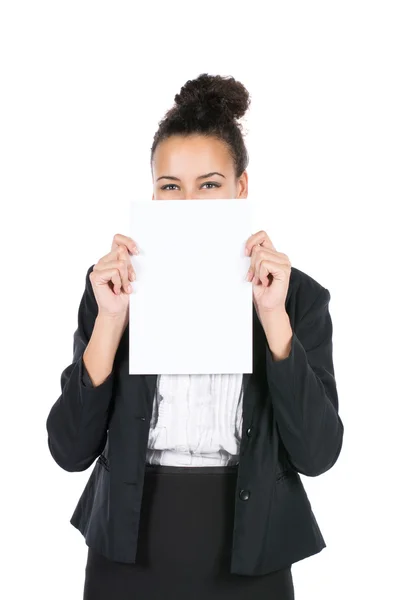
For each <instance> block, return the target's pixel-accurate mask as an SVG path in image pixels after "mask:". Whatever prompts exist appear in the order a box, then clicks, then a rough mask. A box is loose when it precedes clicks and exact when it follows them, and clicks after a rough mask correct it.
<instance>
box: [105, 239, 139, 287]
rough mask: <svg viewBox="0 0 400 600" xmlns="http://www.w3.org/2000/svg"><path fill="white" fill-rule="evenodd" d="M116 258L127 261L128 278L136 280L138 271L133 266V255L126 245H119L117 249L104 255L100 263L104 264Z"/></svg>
mask: <svg viewBox="0 0 400 600" xmlns="http://www.w3.org/2000/svg"><path fill="white" fill-rule="evenodd" d="M116 260H124V261H126V264H127V269H128V278H129V280H130V281H134V279H136V273H135V269H134V268H133V265H132V261H131V257H130V255H129V252H128V250H127V248H126V246H117V248H116V249H115V250H112V251H111V252H109V253H108V254H106V255H105V256H103V257H102V258H101V259H100V260H99V263H100V262H101V263H102V264H108V263H110V262H113V261H116Z"/></svg>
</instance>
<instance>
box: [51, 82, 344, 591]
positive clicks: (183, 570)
mask: <svg viewBox="0 0 400 600" xmlns="http://www.w3.org/2000/svg"><path fill="white" fill-rule="evenodd" d="M248 105H249V95H248V92H247V91H246V89H245V88H244V87H243V85H242V84H241V83H239V82H237V81H235V80H234V79H233V78H226V79H224V78H222V77H219V76H214V77H212V76H208V75H206V74H203V75H201V76H199V77H198V78H197V79H196V80H193V81H188V82H187V83H186V85H185V86H184V87H183V88H182V89H181V92H180V94H178V95H177V96H176V97H175V105H174V107H173V108H172V109H171V110H170V111H169V112H168V113H167V114H166V116H165V118H164V120H163V121H162V122H161V123H160V126H159V130H158V131H157V133H156V135H155V138H154V142H153V146H152V149H151V168H152V175H153V183H154V189H153V200H155V201H156V200H168V199H170V198H172V199H182V200H185V199H192V198H196V199H199V198H200V199H201V198H204V199H213V198H225V199H227V198H246V197H247V184H248V178H247V172H246V167H247V162H248V158H247V153H246V149H245V145H244V141H243V137H242V132H241V126H240V125H239V123H238V119H239V118H240V117H242V116H243V115H244V114H245V112H246V110H247V108H248ZM205 243H206V240H205ZM246 250H247V254H248V255H249V256H250V257H251V267H250V269H249V273H248V281H249V282H250V281H251V285H252V289H253V307H254V310H253V372H252V373H251V374H246V373H244V374H221V375H171V376H168V375H162V376H153V375H143V376H136V375H129V370H128V329H129V328H128V327H127V324H128V319H129V317H128V306H129V295H130V293H131V291H132V287H131V286H132V282H134V281H135V273H134V269H133V267H132V263H131V259H130V257H131V255H132V254H133V253H137V252H138V250H137V248H136V241H134V240H132V239H131V238H129V237H126V236H124V235H120V234H117V235H115V236H114V239H113V243H112V248H111V252H109V253H107V254H106V255H105V256H103V257H102V258H101V259H100V260H99V261H98V263H97V264H95V265H93V266H92V267H91V268H89V270H88V272H87V276H86V288H85V291H84V294H83V297H82V300H81V303H80V306H79V312H78V329H77V331H76V332H75V334H74V356H73V362H72V363H71V364H70V365H69V366H68V367H67V368H66V369H65V370H64V371H63V373H62V375H61V387H62V394H61V396H60V398H59V399H58V400H57V402H56V403H55V404H54V405H53V407H52V408H51V410H50V414H49V416H48V419H47V431H48V443H49V448H50V451H51V454H52V456H53V458H54V460H55V461H56V462H57V463H58V464H59V465H60V466H61V467H62V468H64V469H66V470H67V471H82V470H84V469H87V468H88V467H89V466H90V465H92V464H93V462H94V461H95V460H96V459H97V460H96V464H95V467H94V469H93V470H92V473H91V475H90V477H89V480H88V482H87V485H86V487H85V489H84V491H83V493H82V496H81V498H80V499H79V502H78V504H77V506H76V508H75V511H74V514H73V515H72V517H71V523H72V524H73V525H74V526H75V527H76V528H77V529H78V530H79V531H80V532H81V533H82V535H84V537H85V540H86V544H87V545H88V557H87V565H86V579H85V590H84V599H85V600H103V599H109V598H110V599H111V598H112V599H113V600H123V599H128V598H129V599H132V600H133V599H135V600H139V599H142V598H146V599H148V598H150V599H151V600H157V599H158V598H160V599H161V598H162V599H163V600H165V599H169V598H171V599H172V598H173V599H174V600H179V599H180V598H182V599H183V598H185V600H186V599H188V598H191V599H195V598H207V599H208V600H211V599H214V598H215V599H217V598H230V599H234V598H235V599H236V598H237V599H239V598H240V599H246V600H247V599H250V598H251V599H252V600H256V599H257V598H260V599H261V598H263V599H264V600H266V599H268V600H273V599H276V600H277V599H279V600H289V599H292V598H294V589H293V581H292V574H291V566H292V564H293V563H294V562H296V561H298V560H301V559H303V558H306V557H307V556H311V555H313V554H316V553H317V552H319V551H321V550H322V549H323V548H324V547H325V545H326V544H325V541H324V539H323V537H322V534H321V532H320V530H319V527H318V525H317V522H316V519H315V517H314V514H313V512H312V510H311V506H310V503H309V501H308V498H307V495H306V492H305V490H304V487H303V485H302V482H301V479H300V476H299V473H302V474H304V475H308V476H317V475H319V474H321V473H323V472H326V471H327V470H328V469H330V468H331V467H332V466H333V465H334V464H335V462H336V460H337V458H338V456H339V453H340V450H341V446H342V437H343V424H342V421H341V419H340V417H339V415H338V397H337V391H336V384H335V377H334V369H333V363H332V322H331V318H330V315H329V310H328V303H329V299H330V294H329V291H328V290H327V289H326V288H324V287H323V286H321V285H320V284H319V283H317V282H316V281H315V280H314V279H312V278H311V277H310V276H308V275H306V274H305V273H303V272H302V271H300V270H298V269H296V268H294V267H291V264H290V261H289V259H288V257H287V256H286V254H283V253H281V252H277V251H276V249H275V247H274V246H273V244H272V242H271V240H270V239H269V237H268V235H267V233H266V232H265V231H260V232H258V233H256V234H254V235H251V236H250V237H249V239H248V240H247V243H246ZM224 260H229V257H224V259H223V260H222V261H220V262H219V264H217V265H216V268H219V269H221V276H223V261H224ZM155 343H156V341H155Z"/></svg>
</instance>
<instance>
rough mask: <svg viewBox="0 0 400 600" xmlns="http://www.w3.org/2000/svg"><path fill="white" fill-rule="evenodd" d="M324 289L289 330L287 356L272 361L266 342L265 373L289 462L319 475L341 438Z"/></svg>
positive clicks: (333, 456)
mask: <svg viewBox="0 0 400 600" xmlns="http://www.w3.org/2000/svg"><path fill="white" fill-rule="evenodd" d="M329 301H330V293H329V290H327V289H326V288H322V290H321V291H320V293H319V294H318V295H317V298H316V299H315V300H314V302H313V303H312V305H311V306H310V307H309V308H308V310H307V311H306V313H305V315H304V316H303V317H302V318H301V319H300V321H299V323H298V324H297V326H295V328H294V329H293V327H292V330H293V337H292V344H291V349H290V354H289V356H288V357H286V358H285V359H283V360H278V361H275V360H274V359H273V357H272V353H271V350H270V348H269V346H268V341H267V376H268V384H269V389H270V394H271V401H272V404H273V410H274V415H275V419H276V423H277V427H278V431H279V434H280V438H281V440H282V442H283V445H284V446H285V448H286V451H287V454H288V458H289V461H290V463H291V465H292V466H293V467H294V468H295V469H296V470H297V471H298V472H299V473H302V474H303V475H308V476H310V477H313V476H317V475H320V474H322V473H324V472H326V471H328V469H330V468H331V467H332V466H333V465H334V464H335V462H336V461H337V459H338V457H339V454H340V451H341V447H342V442H343V429H344V428H343V423H342V420H341V418H340V417H339V414H338V410H339V405H338V393H337V388H336V381H335V373H334V367H333V357H332V320H331V316H330V313H329Z"/></svg>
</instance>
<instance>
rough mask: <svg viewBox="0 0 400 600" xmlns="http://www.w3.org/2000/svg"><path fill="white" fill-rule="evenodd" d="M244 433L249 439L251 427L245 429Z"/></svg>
mask: <svg viewBox="0 0 400 600" xmlns="http://www.w3.org/2000/svg"><path fill="white" fill-rule="evenodd" d="M246 433H247V437H250V436H251V427H249V428H248V429H247V431H246Z"/></svg>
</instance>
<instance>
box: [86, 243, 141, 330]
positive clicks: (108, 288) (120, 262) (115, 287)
mask: <svg viewBox="0 0 400 600" xmlns="http://www.w3.org/2000/svg"><path fill="white" fill-rule="evenodd" d="M130 254H139V251H138V249H137V246H136V244H135V242H134V241H133V240H132V238H130V237H127V236H125V235H121V234H119V233H116V234H115V235H114V238H113V241H112V246H111V252H109V253H108V254H106V255H105V256H103V257H102V258H100V260H99V261H98V262H97V264H95V265H94V267H93V271H92V272H91V273H90V275H89V277H90V281H91V284H92V288H93V292H94V295H95V298H96V301H97V304H98V307H99V315H102V316H110V317H121V319H124V320H125V322H126V323H127V321H128V312H129V311H128V307H129V295H130V293H131V291H132V286H131V285H130V281H133V280H134V279H135V278H136V274H135V271H134V269H133V266H132V262H131V258H130Z"/></svg>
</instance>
